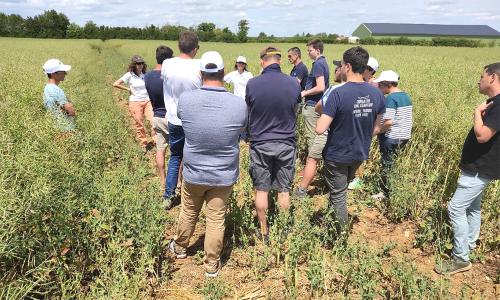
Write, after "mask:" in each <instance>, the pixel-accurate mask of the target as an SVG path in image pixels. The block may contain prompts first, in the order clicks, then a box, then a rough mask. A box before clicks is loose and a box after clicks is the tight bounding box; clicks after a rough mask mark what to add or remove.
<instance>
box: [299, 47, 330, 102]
mask: <svg viewBox="0 0 500 300" xmlns="http://www.w3.org/2000/svg"><path fill="white" fill-rule="evenodd" d="M320 76H323V77H324V78H325V90H326V89H327V88H328V87H329V86H330V69H328V63H327V62H326V59H325V57H324V56H320V57H319V58H318V59H317V60H315V61H314V62H313V63H312V68H311V73H310V74H309V76H308V77H307V83H306V87H305V90H310V89H312V88H314V87H315V86H316V85H317V84H316V79H317V78H318V77H320ZM321 97H323V93H319V94H316V95H310V96H306V97H305V102H306V105H313V106H314V105H316V103H317V102H318V101H319V100H320V99H321Z"/></svg>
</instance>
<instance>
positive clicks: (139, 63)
mask: <svg viewBox="0 0 500 300" xmlns="http://www.w3.org/2000/svg"><path fill="white" fill-rule="evenodd" d="M135 64H136V65H143V64H144V63H143V62H136V63H135Z"/></svg>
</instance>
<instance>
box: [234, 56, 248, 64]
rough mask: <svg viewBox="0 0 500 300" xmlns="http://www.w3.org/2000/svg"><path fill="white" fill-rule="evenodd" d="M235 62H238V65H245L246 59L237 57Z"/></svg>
mask: <svg viewBox="0 0 500 300" xmlns="http://www.w3.org/2000/svg"><path fill="white" fill-rule="evenodd" d="M236 62H240V63H244V64H246V63H247V59H246V58H245V57H244V56H241V55H240V56H238V58H237V59H236Z"/></svg>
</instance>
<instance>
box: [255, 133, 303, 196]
mask: <svg viewBox="0 0 500 300" xmlns="http://www.w3.org/2000/svg"><path fill="white" fill-rule="evenodd" d="M249 172H250V177H251V178H252V181H253V185H254V187H255V189H257V190H259V191H269V190H271V189H273V190H275V191H277V192H289V191H290V187H291V185H292V182H293V176H294V174H295V146H292V145H290V144H286V143H283V142H279V141H274V142H266V143H262V144H257V145H251V146H250V168H249Z"/></svg>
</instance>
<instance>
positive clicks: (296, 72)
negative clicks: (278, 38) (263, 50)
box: [288, 47, 309, 91]
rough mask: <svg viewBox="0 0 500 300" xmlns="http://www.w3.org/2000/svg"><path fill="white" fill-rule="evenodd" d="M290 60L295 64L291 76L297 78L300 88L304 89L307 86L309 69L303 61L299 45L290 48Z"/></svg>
mask: <svg viewBox="0 0 500 300" xmlns="http://www.w3.org/2000/svg"><path fill="white" fill-rule="evenodd" d="M288 61H289V62H290V63H291V64H292V65H293V69H292V71H291V72H290V76H292V77H295V78H297V80H298V81H299V83H300V89H301V90H302V91H303V90H304V89H305V88H306V83H307V76H308V75H309V71H308V70H307V67H306V65H305V64H304V63H303V62H302V57H301V53H300V49H299V48H298V47H293V48H290V49H289V50H288Z"/></svg>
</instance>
